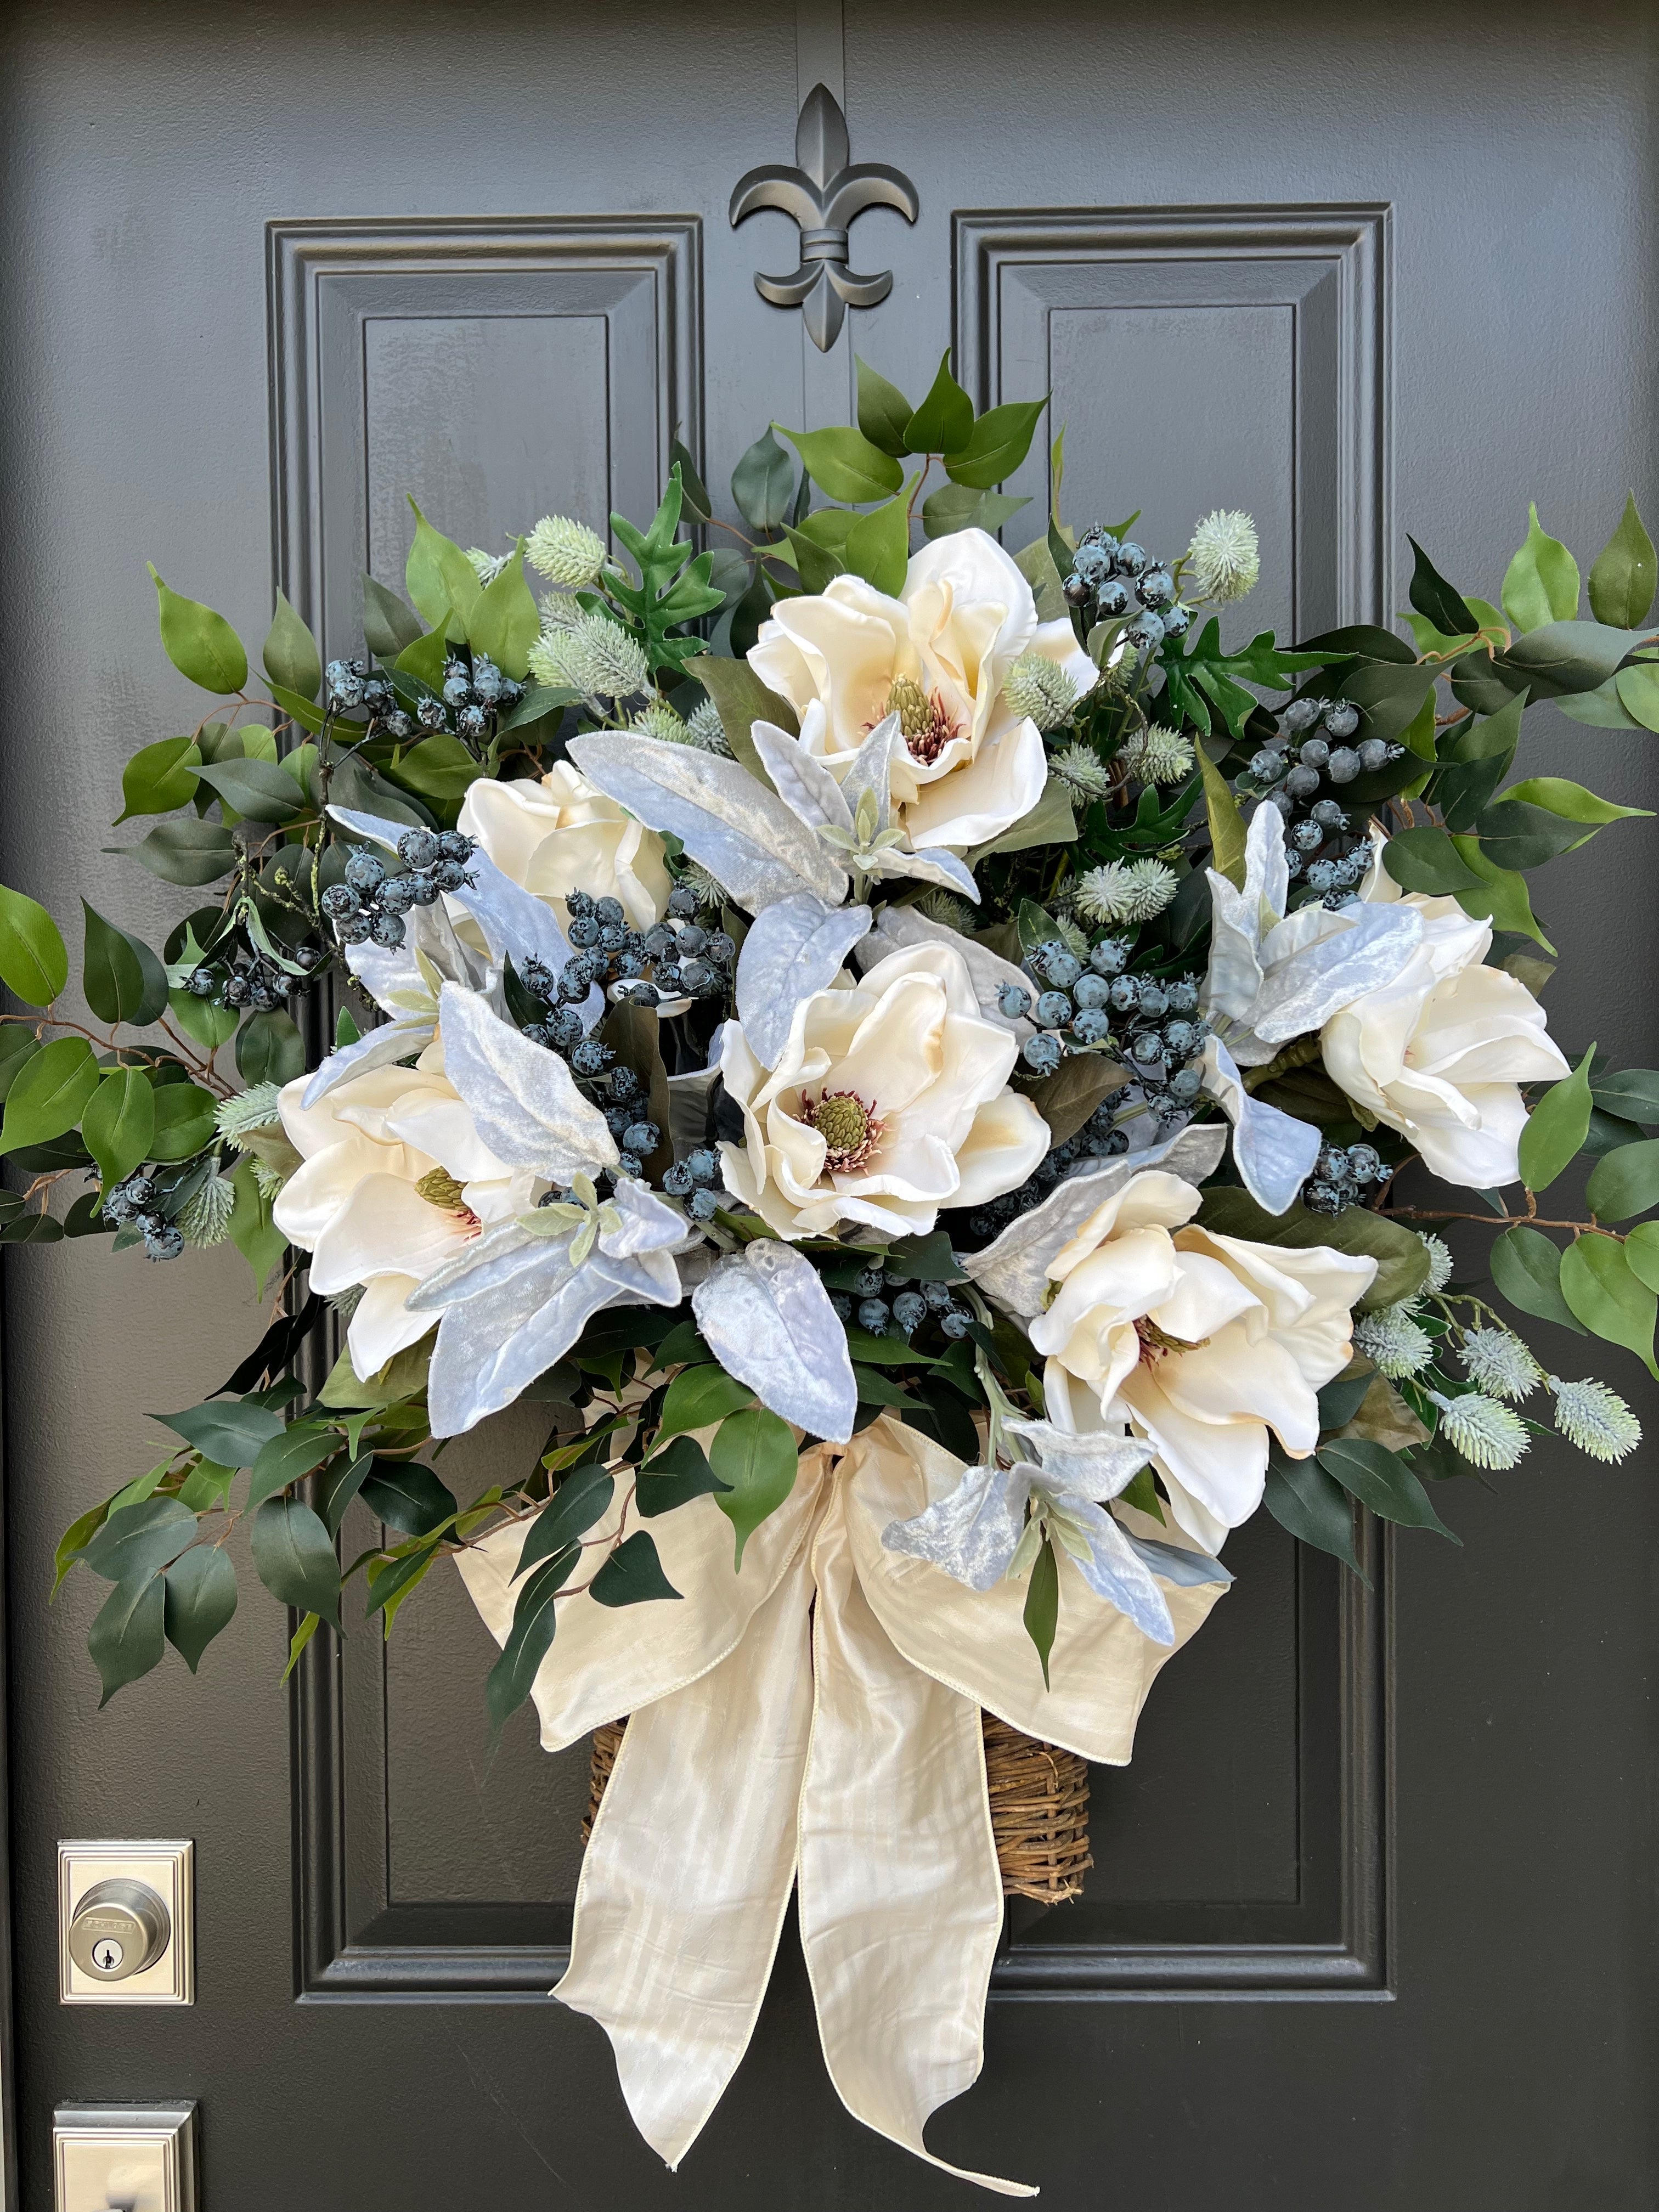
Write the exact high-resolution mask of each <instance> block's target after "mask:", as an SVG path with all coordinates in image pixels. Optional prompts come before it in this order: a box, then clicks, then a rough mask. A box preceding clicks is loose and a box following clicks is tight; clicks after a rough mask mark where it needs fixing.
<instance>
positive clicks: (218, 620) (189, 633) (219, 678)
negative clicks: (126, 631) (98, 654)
mask: <svg viewBox="0 0 1659 2212" xmlns="http://www.w3.org/2000/svg"><path fill="white" fill-rule="evenodd" d="M148 565H149V573H150V577H151V580H153V582H154V583H155V596H156V600H157V611H158V613H159V615H160V617H161V643H162V645H163V646H164V647H166V649H167V659H169V660H170V661H171V662H172V663H173V666H174V667H175V668H176V669H177V670H178V671H179V674H180V675H181V676H187V677H188V678H190V680H191V683H192V684H199V685H200V686H201V688H202V690H204V691H216V692H218V693H219V694H220V695H221V696H222V697H228V696H230V695H231V694H232V693H233V692H237V691H240V690H242V688H243V686H244V685H245V684H246V682H247V655H246V653H245V652H244V651H243V650H242V641H241V640H240V638H239V637H238V636H237V635H236V633H235V631H234V629H232V628H231V626H230V624H229V623H228V622H227V621H226V620H225V618H224V617H223V616H222V615H216V614H215V613H214V611H213V609H212V608H211V607H204V605H202V603H201V601H200V600H199V599H181V598H180V597H179V593H178V592H173V591H169V590H168V588H167V586H166V585H165V584H164V583H163V582H162V581H161V577H160V575H159V574H157V573H156V569H155V563H154V562H150V563H149V564H148Z"/></svg>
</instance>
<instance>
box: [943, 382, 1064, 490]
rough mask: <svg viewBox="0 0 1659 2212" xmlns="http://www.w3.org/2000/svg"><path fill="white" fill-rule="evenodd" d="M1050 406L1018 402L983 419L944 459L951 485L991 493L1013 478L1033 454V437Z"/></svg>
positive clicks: (1034, 401) (1043, 402)
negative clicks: (1028, 454)
mask: <svg viewBox="0 0 1659 2212" xmlns="http://www.w3.org/2000/svg"><path fill="white" fill-rule="evenodd" d="M1047 405H1048V401H1047V400H1046V399H1018V400H1014V401H1012V402H1011V403H1010V404H1009V405H1007V406H1006V407H993V408H992V409H991V410H990V412H989V413H988V414H987V415H981V416H980V418H979V420H978V421H977V422H975V424H974V427H973V428H972V429H971V430H970V431H969V434H968V438H967V442H966V443H965V444H964V445H963V446H962V447H960V448H959V449H958V450H957V452H956V453H950V454H947V455H946V456H945V474H946V476H948V477H950V479H951V483H959V484H971V485H973V486H975V488H976V489H978V490H980V491H989V490H991V489H992V488H993V487H994V485H997V484H1000V483H1002V481H1003V479H1004V478H1005V477H1011V476H1012V474H1013V472H1014V471H1015V470H1016V469H1017V468H1018V466H1019V465H1020V463H1021V462H1022V461H1023V460H1024V459H1025V456H1026V455H1027V453H1030V450H1031V440H1032V437H1033V436H1034V435H1035V434H1036V426H1037V424H1038V423H1039V422H1041V421H1042V410H1043V409H1044V408H1045V407H1046V406H1047Z"/></svg>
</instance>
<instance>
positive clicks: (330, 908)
mask: <svg viewBox="0 0 1659 2212" xmlns="http://www.w3.org/2000/svg"><path fill="white" fill-rule="evenodd" d="M322 905H323V912H324V913H325V915H327V916H328V918H329V920H330V921H344V920H345V918H346V916H347V915H349V914H356V912H357V910H358V908H360V907H361V905H362V900H361V899H360V898H359V897H358V896H357V894H356V891H354V890H352V888H351V886H350V884H330V885H329V887H328V889H327V890H325V892H324V893H323V900H322Z"/></svg>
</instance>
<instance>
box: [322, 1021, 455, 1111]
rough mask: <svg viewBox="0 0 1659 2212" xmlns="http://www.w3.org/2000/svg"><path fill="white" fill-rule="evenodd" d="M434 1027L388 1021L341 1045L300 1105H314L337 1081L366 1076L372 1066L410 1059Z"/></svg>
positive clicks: (426, 1043)
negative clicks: (378, 1027) (352, 1041)
mask: <svg viewBox="0 0 1659 2212" xmlns="http://www.w3.org/2000/svg"><path fill="white" fill-rule="evenodd" d="M434 1028H435V1024H434V1023H433V1022H429V1021H425V1022H422V1021H406V1022H404V1021H399V1022H387V1023H386V1024H383V1025H382V1027H380V1029H375V1030H370V1031H369V1032H368V1036H361V1037H359V1038H358V1040H357V1042H356V1044H343V1045H342V1046H341V1047H340V1048H339V1050H338V1051H337V1052H331V1053H330V1054H329V1056H328V1058H327V1059H326V1060H325V1061H324V1062H323V1064H322V1066H320V1067H319V1069H318V1070H317V1073H315V1074H314V1075H313V1077H312V1079H311V1080H310V1082H309V1083H307V1085H306V1087H305V1091H304V1092H303V1094H302V1095H301V1102H300V1103H301V1105H302V1106H314V1105H315V1104H316V1103H317V1101H318V1100H319V1098H323V1097H326V1096H327V1094H328V1093H329V1092H330V1091H332V1090H333V1088H334V1086H335V1085H336V1084H337V1083H346V1082H349V1080H350V1079H351V1078H352V1077H353V1076H354V1075H367V1074H368V1073H369V1071H370V1070H371V1069H372V1068H376V1067H391V1066H395V1065H396V1063H397V1062H398V1060H408V1059H410V1058H411V1057H412V1056H413V1055H414V1054H416V1053H417V1052H421V1051H422V1050H424V1048H426V1047H427V1046H428V1045H429V1044H430V1043H431V1042H432V1033H433V1030H434Z"/></svg>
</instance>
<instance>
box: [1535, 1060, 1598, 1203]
mask: <svg viewBox="0 0 1659 2212" xmlns="http://www.w3.org/2000/svg"><path fill="white" fill-rule="evenodd" d="M1594 1058H1595V1046H1594V1045H1592V1046H1591V1047H1590V1048H1589V1051H1588V1052H1587V1053H1586V1054H1584V1057H1583V1060H1580V1061H1579V1063H1578V1065H1577V1067H1576V1068H1575V1069H1574V1070H1573V1072H1572V1073H1571V1075H1565V1076H1563V1077H1562V1079H1561V1080H1560V1082H1559V1083H1553V1084H1552V1085H1550V1087H1549V1089H1548V1090H1547V1091H1546V1092H1545V1093H1544V1095H1543V1097H1541V1099H1540V1100H1539V1102H1538V1103H1537V1104H1536V1105H1535V1106H1534V1108H1533V1109H1532V1112H1531V1114H1530V1115H1528V1120H1527V1126H1526V1127H1525V1128H1524V1129H1523V1130H1522V1132H1521V1146H1520V1158H1521V1180H1522V1182H1523V1183H1525V1185H1526V1186H1527V1188H1528V1190H1530V1191H1540V1190H1547V1189H1548V1188H1549V1187H1550V1185H1551V1184H1552V1183H1553V1182H1554V1181H1555V1178H1556V1177H1557V1176H1559V1174H1560V1173H1561V1170H1563V1169H1564V1168H1565V1166H1566V1164H1567V1163H1568V1161H1569V1160H1571V1159H1572V1158H1574V1157H1575V1155H1576V1154H1577V1151H1578V1149H1579V1147H1580V1146H1581V1145H1582V1144H1583V1141H1584V1139H1585V1136H1586V1135H1587V1133H1589V1117H1590V1105H1591V1103H1592V1102H1591V1099H1590V1085H1589V1069H1590V1061H1591V1060H1593V1059H1594Z"/></svg>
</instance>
